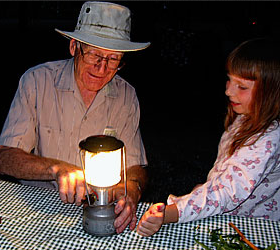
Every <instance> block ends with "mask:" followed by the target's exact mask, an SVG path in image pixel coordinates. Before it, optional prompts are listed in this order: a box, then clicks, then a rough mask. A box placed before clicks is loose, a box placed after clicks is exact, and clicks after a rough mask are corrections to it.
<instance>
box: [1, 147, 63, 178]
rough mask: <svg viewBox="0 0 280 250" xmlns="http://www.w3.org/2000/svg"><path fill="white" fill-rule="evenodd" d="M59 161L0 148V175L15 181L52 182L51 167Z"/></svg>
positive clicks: (11, 148)
mask: <svg viewBox="0 0 280 250" xmlns="http://www.w3.org/2000/svg"><path fill="white" fill-rule="evenodd" d="M58 163H59V161H58V160H55V159H50V158H44V157H40V156H36V155H33V154H29V153H27V152H25V151H23V150H22V149H19V148H13V147H6V146H0V174H5V175H10V176H13V177H15V178H17V179H26V180H53V179H54V178H53V174H52V171H51V168H50V167H51V166H53V165H55V164H58Z"/></svg>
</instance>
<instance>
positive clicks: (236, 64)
mask: <svg viewBox="0 0 280 250" xmlns="http://www.w3.org/2000/svg"><path fill="white" fill-rule="evenodd" d="M258 69H259V67H258V65H257V63H256V62H255V61H254V60H251V59H249V58H244V57H240V55H238V56H237V55H236V54H235V53H232V54H231V55H230V56H229V57H228V59H227V62H226V71H227V73H228V74H230V75H236V76H239V77H241V78H244V79H247V80H252V81H255V80H257V79H258V76H257V72H258Z"/></svg>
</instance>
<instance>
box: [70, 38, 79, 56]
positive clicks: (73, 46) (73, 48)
mask: <svg viewBox="0 0 280 250" xmlns="http://www.w3.org/2000/svg"><path fill="white" fill-rule="evenodd" d="M76 48H77V41H76V40H75V39H71V40H70V44H69V51H70V54H71V56H74V55H75V51H76Z"/></svg>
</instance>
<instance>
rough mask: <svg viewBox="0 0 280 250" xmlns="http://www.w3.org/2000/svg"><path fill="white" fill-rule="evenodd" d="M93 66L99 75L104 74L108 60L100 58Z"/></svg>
mask: <svg viewBox="0 0 280 250" xmlns="http://www.w3.org/2000/svg"><path fill="white" fill-rule="evenodd" d="M95 66H96V68H97V69H98V71H99V72H100V73H104V72H105V71H106V70H107V67H108V60H106V58H102V59H101V60H100V61H99V62H98V64H96V65H95Z"/></svg>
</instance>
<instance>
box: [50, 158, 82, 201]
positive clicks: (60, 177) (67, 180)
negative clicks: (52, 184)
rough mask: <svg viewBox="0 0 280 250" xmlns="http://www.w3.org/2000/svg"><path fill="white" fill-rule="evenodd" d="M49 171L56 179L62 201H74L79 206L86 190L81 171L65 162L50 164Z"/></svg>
mask: <svg viewBox="0 0 280 250" xmlns="http://www.w3.org/2000/svg"><path fill="white" fill-rule="evenodd" d="M51 171H52V174H53V177H54V178H55V180H56V181H57V184H58V190H59V195H60V198H61V200H62V201H63V202H64V203H74V202H75V204H76V205H77V206H80V205H81V204H82V200H83V199H84V198H85V191H86V189H85V182H84V174H83V171H82V170H81V169H80V168H79V167H77V166H74V165H71V164H68V163H66V162H61V163H59V164H56V165H54V166H52V167H51Z"/></svg>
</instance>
